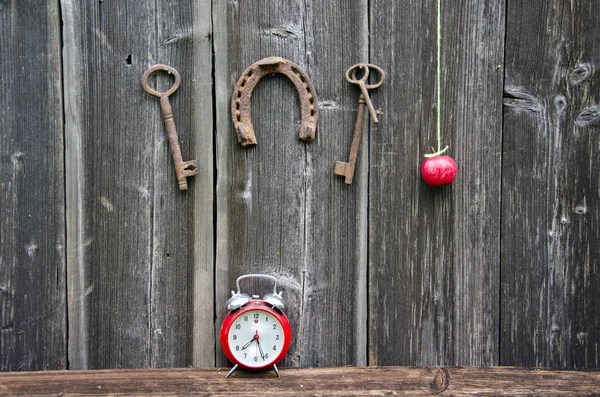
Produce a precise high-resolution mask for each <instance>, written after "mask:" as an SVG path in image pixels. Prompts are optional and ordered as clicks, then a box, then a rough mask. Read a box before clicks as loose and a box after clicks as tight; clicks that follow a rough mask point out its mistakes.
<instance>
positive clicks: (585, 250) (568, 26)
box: [500, 1, 600, 368]
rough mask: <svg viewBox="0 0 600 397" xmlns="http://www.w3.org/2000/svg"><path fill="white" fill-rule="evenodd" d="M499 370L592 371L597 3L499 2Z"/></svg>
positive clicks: (599, 302)
mask: <svg viewBox="0 0 600 397" xmlns="http://www.w3.org/2000/svg"><path fill="white" fill-rule="evenodd" d="M508 10H509V12H508V18H507V33H508V34H507V39H506V44H507V49H506V86H505V110H504V148H503V172H502V186H503V198H502V208H503V222H502V236H503V237H502V284H501V287H502V289H501V291H502V305H501V324H502V327H501V333H500V336H501V339H500V343H501V345H500V347H501V349H500V359H501V363H502V364H503V365H525V366H533V365H540V366H552V367H562V368H591V367H595V368H597V367H598V366H599V365H600V353H599V350H598V346H599V344H600V295H599V294H598V285H600V270H599V258H600V245H599V244H598V240H599V239H600V228H599V226H598V213H599V210H600V194H599V189H600V185H599V180H598V169H599V168H600V160H599V159H600V156H598V150H600V145H599V143H598V142H599V140H598V139H599V138H598V137H599V135H598V134H599V132H600V107H599V103H600V82H599V80H598V65H600V44H599V43H600V34H599V33H598V29H597V27H598V25H599V24H600V5H599V4H598V3H597V2H593V1H585V2H569V1H547V2H541V3H539V4H538V3H536V4H533V3H529V2H520V1H509V2H508Z"/></svg>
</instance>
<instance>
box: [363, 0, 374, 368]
mask: <svg viewBox="0 0 600 397" xmlns="http://www.w3.org/2000/svg"><path fill="white" fill-rule="evenodd" d="M371 33H372V32H371V0H367V56H368V58H367V59H368V62H369V63H371ZM366 157H367V188H366V189H367V205H366V210H367V214H366V217H367V221H366V222H367V230H366V233H367V241H366V249H365V250H366V253H365V254H366V260H365V262H366V263H365V264H366V269H365V280H364V283H365V284H366V285H365V295H366V302H365V304H366V315H365V322H366V324H364V327H365V338H366V340H365V349H366V352H365V359H366V363H365V364H366V365H371V359H372V358H371V354H370V351H371V333H370V330H369V321H370V317H371V299H370V298H371V289H370V287H371V285H370V279H371V277H370V274H371V244H370V241H371V218H370V216H371V214H370V211H369V208H370V202H371V200H370V193H371V123H367V153H366Z"/></svg>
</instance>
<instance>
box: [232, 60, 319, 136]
mask: <svg viewBox="0 0 600 397" xmlns="http://www.w3.org/2000/svg"><path fill="white" fill-rule="evenodd" d="M272 73H281V74H284V75H286V76H287V77H288V78H289V79H290V80H291V81H292V83H294V85H295V86H296V90H297V91H298V96H299V97H300V116H301V119H302V123H301V125H300V139H301V140H303V141H305V142H310V141H312V140H313V139H315V135H316V132H317V118H318V116H319V110H318V107H317V96H316V94H315V88H314V86H313V84H312V82H311V81H310V78H309V77H308V75H307V74H306V73H305V72H304V71H303V70H302V69H300V66H298V65H296V64H295V63H294V62H292V61H289V60H287V59H284V58H280V57H268V58H264V59H261V60H260V61H258V62H255V63H253V64H252V65H250V66H249V67H248V69H246V70H245V71H244V73H242V75H241V76H240V78H239V80H238V82H237V83H236V85H235V89H234V91H233V95H232V97H231V116H232V118H233V126H234V127H235V132H236V134H237V137H238V142H239V143H240V144H241V145H242V146H247V145H256V134H255V133H254V127H253V126H252V115H251V113H252V112H251V97H252V91H253V90H254V87H256V85H257V84H258V82H259V81H260V79H261V78H263V77H264V76H265V75H268V74H272Z"/></svg>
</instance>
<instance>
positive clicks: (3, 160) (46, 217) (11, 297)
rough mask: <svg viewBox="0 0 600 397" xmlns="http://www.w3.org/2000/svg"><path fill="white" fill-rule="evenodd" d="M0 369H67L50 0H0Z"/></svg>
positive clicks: (59, 123)
mask: <svg viewBox="0 0 600 397" xmlns="http://www.w3.org/2000/svg"><path fill="white" fill-rule="evenodd" d="M0 37H1V38H2V44H1V45H0V70H1V71H2V77H1V78H0V371H7V370H12V371H17V370H19V371H20V370H24V371H27V370H36V369H64V368H65V367H66V307H65V300H66V295H65V195H64V175H63V171H64V167H63V158H64V157H63V151H64V141H63V97H62V87H61V78H62V73H61V59H60V57H61V43H60V14H59V4H58V1H55V0H53V1H19V2H6V1H2V2H0Z"/></svg>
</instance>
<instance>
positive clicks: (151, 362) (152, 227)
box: [147, 0, 159, 368]
mask: <svg viewBox="0 0 600 397" xmlns="http://www.w3.org/2000/svg"><path fill="white" fill-rule="evenodd" d="M158 19H159V8H158V0H154V37H155V41H154V58H155V60H158V45H157V43H158V32H159V23H158ZM152 166H153V167H154V169H153V171H152V178H151V181H152V198H153V199H152V205H151V207H152V209H151V212H150V213H151V214H152V216H151V217H150V231H151V236H150V239H149V240H150V241H149V245H150V255H149V257H150V258H149V262H150V263H149V266H150V269H149V272H150V282H149V283H148V292H147V293H148V308H147V310H148V312H147V313H148V332H147V335H148V342H147V343H148V345H147V349H148V358H147V364H148V367H150V368H153V367H154V364H155V363H154V361H155V360H154V352H153V350H154V349H153V344H152V336H153V335H154V333H153V332H152V322H153V321H152V320H153V318H152V307H153V305H154V295H153V294H154V280H155V275H154V270H155V269H154V245H155V242H154V239H155V220H156V205H155V203H156V198H157V197H156V173H155V172H154V171H155V170H156V149H153V150H152Z"/></svg>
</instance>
